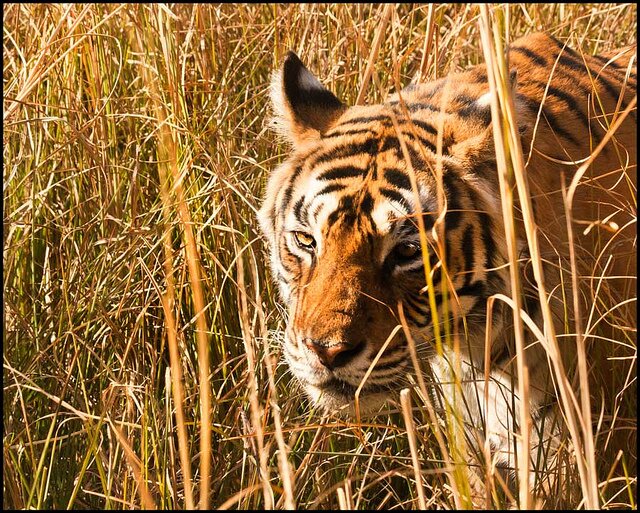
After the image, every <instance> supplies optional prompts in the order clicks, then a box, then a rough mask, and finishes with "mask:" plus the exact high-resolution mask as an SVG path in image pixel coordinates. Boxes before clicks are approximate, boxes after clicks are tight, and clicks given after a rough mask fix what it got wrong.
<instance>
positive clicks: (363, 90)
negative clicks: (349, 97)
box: [355, 4, 395, 105]
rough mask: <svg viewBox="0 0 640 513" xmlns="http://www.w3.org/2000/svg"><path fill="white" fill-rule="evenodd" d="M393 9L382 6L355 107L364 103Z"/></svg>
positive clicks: (390, 5)
mask: <svg viewBox="0 0 640 513" xmlns="http://www.w3.org/2000/svg"><path fill="white" fill-rule="evenodd" d="M394 9H395V7H394V5H393V4H387V5H385V6H384V10H383V11H382V15H381V16H380V25H379V26H378V29H377V32H376V36H375V39H374V40H373V44H372V45H371V52H370V53H369V60H368V61H367V67H366V69H365V71H364V77H363V78H362V85H361V86H360V91H359V92H358V97H357V98H356V102H355V104H356V105H362V103H363V102H364V98H365V96H366V94H367V87H368V86H369V80H371V75H372V74H373V68H374V65H375V63H376V59H377V57H378V52H379V51H380V45H381V44H382V39H383V37H384V34H385V29H386V28H387V24H388V23H389V18H391V13H392V11H393V10H394Z"/></svg>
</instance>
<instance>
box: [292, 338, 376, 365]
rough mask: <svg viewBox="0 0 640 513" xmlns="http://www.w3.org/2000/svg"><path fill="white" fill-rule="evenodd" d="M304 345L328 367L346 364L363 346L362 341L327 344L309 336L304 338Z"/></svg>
mask: <svg viewBox="0 0 640 513" xmlns="http://www.w3.org/2000/svg"><path fill="white" fill-rule="evenodd" d="M304 345H305V346H307V347H308V348H309V349H311V350H312V351H313V352H314V353H315V354H316V355H318V359H319V360H320V363H322V365H324V366H325V367H327V368H329V369H335V368H336V367H342V366H343V365H346V364H347V363H348V362H349V360H351V359H352V358H353V357H354V356H356V355H357V354H358V353H359V352H360V351H361V350H362V348H363V347H364V343H363V342H359V343H356V344H348V343H344V342H338V343H337V344H330V345H329V344H324V343H322V342H320V341H319V340H313V339H311V338H305V339H304Z"/></svg>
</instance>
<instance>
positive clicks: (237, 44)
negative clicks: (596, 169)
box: [2, 4, 637, 509]
mask: <svg viewBox="0 0 640 513" xmlns="http://www.w3.org/2000/svg"><path fill="white" fill-rule="evenodd" d="M500 16H502V18H500ZM636 20H637V10H636V6H635V4H588V5H583V4H510V5H509V6H507V7H500V8H494V9H489V8H486V7H481V6H477V5H471V4H440V5H436V4H433V5H424V6H420V5H413V4H405V5H382V6H375V5H372V4H353V5H350V4H340V5H332V4H308V5H297V4H269V5H266V4H264V5H258V4H243V5H231V4H217V5H216V4H197V5H190V4H166V5H155V4H5V5H4V6H3V86H4V87H3V122H4V126H3V160H4V166H3V271H4V272H3V290H4V301H3V328H4V329H3V412H4V413H3V490H2V491H3V494H2V495H3V507H4V508H5V509H10V508H11V509H12V508H15V509H53V508H55V509H58V508H60V509H62V508H69V509H70V508H82V509H85V508H86V509H89V508H91V509H94V508H95V509H103V508H115V509H131V508H151V507H157V508H158V509H174V508H175V509H180V508H189V509H191V508H194V507H197V506H200V507H202V508H204V509H207V508H208V507H214V508H221V509H227V508H229V509H230V508H238V509H262V508H268V507H273V508H276V509H282V508H286V509H293V508H332V507H333V508H335V507H339V506H341V507H344V508H349V509H362V508H366V509H378V508H380V509H383V508H384V509H387V508H388V509H392V508H393V509H399V508H410V507H415V506H416V505H418V506H421V507H428V508H458V507H462V506H465V505H469V504H470V503H469V482H468V476H467V474H466V473H464V472H463V471H462V470H463V467H464V464H465V461H464V460H463V458H462V455H463V454H464V448H465V447H466V444H467V441H465V440H464V435H463V434H462V433H461V430H460V429H459V423H457V421H456V419H453V418H451V419H445V420H444V421H441V420H438V419H437V418H436V415H435V411H434V407H433V405H431V404H430V397H429V395H428V394H427V393H426V392H425V391H426V389H427V388H428V387H429V383H428V380H427V382H426V383H425V382H421V383H418V384H415V383H414V384H412V385H415V386H412V387H411V388H412V391H411V394H412V395H413V404H414V407H413V408H411V404H412V402H411V398H410V395H409V393H407V392H403V395H402V408H398V409H397V410H392V411H390V412H389V414H388V415H385V416H380V417H376V418H375V419H372V420H365V419H359V420H358V421H346V420H344V419H338V418H333V417H321V416H320V415H319V414H318V412H314V411H313V408H312V406H311V405H310V404H309V402H308V401H307V399H306V398H305V397H304V396H303V393H302V391H301V390H300V388H299V386H298V385H297V384H296V383H295V382H294V381H293V379H292V378H291V376H290V375H289V373H288V372H287V369H286V367H285V366H284V365H283V364H282V363H279V362H280V361H281V348H280V345H279V341H280V340H281V339H282V329H283V327H284V322H283V314H282V308H281V306H279V304H278V298H277V293H276V289H275V286H274V284H273V282H272V280H271V277H270V275H269V272H268V262H267V258H266V254H265V248H264V245H263V242H262V240H261V238H260V235H259V232H258V228H257V222H256V211H257V208H258V207H259V205H260V198H261V195H262V193H263V187H264V184H265V181H266V178H267V176H268V174H269V173H270V172H271V170H273V169H274V168H275V167H276V165H277V164H278V163H279V162H280V161H281V160H282V159H283V158H284V157H285V155H286V151H287V149H286V148H285V147H284V146H281V145H280V144H279V143H278V140H277V138H276V135H275V134H274V133H272V132H270V131H269V130H268V129H267V121H266V120H267V119H268V117H269V107H268V86H269V78H270V74H271V72H272V71H274V70H275V69H276V68H277V66H278V65H279V64H280V63H281V61H282V57H283V56H284V54H285V52H286V51H287V50H289V49H291V50H294V51H296V52H297V53H298V55H300V57H301V58H302V60H303V61H304V62H305V63H306V64H307V65H308V67H309V69H312V70H314V71H315V72H317V74H318V76H320V77H321V78H322V80H323V82H324V83H325V84H326V85H327V86H328V87H329V88H330V89H331V90H333V91H335V92H336V93H337V95H338V96H339V97H340V98H341V99H343V100H344V101H345V102H346V103H348V104H350V105H353V104H356V103H374V102H380V101H382V100H383V99H384V97H385V96H386V94H387V93H388V92H392V91H393V90H395V89H397V88H398V87H399V86H402V85H407V84H408V83H409V82H410V81H411V79H413V78H414V77H419V78H421V79H422V80H433V79H436V78H440V77H442V76H444V75H446V74H447V73H449V72H451V71H455V70H460V69H464V68H466V67H468V66H470V65H473V64H476V63H479V62H485V60H486V61H489V62H490V63H492V66H491V69H493V71H494V74H495V76H496V77H497V80H496V86H495V90H496V94H495V95H494V97H493V100H492V101H493V102H494V103H496V102H499V105H500V107H501V109H500V112H501V114H500V115H502V116H503V118H502V119H503V122H504V130H503V132H502V135H504V137H505V139H506V145H507V146H506V147H507V148H509V151H508V152H507V153H505V155H504V156H503V157H504V162H505V166H506V167H508V168H509V169H511V171H510V172H511V173H512V174H511V175H510V177H509V179H513V181H514V182H517V183H518V187H517V188H516V191H515V193H514V194H516V195H517V194H520V193H522V192H523V191H524V190H526V188H525V187H521V185H520V183H521V182H519V180H522V179H523V175H522V169H523V167H522V166H523V160H522V158H521V156H519V155H518V154H517V152H516V153H514V151H516V147H517V145H513V144H512V142H513V141H511V143H510V139H509V137H513V135H514V132H513V127H514V126H515V125H514V123H513V120H512V119H511V118H510V115H511V114H510V111H509V108H508V107H509V105H510V103H509V102H510V100H509V90H508V88H506V87H505V82H504V80H503V81H502V82H501V81H500V80H501V79H500V77H502V78H504V73H503V69H502V68H501V66H502V65H503V64H502V63H501V62H499V61H498V58H499V57H500V55H501V50H500V48H501V46H500V45H503V44H504V42H505V39H507V38H509V39H510V40H512V39H515V38H516V37H518V36H520V35H524V34H526V33H530V32H533V31H538V30H544V31H548V32H550V33H552V34H553V35H555V36H558V37H560V38H563V39H564V38H570V40H571V41H572V42H573V43H574V47H576V46H579V47H580V48H581V51H583V52H584V53H585V54H593V53H601V52H606V51H611V50H614V49H616V48H619V47H622V46H625V45H628V44H633V43H635V42H636V31H637V21H636ZM627 76H628V71H627ZM595 79H596V77H594V80H595ZM596 100H597V99H596ZM594 105H597V101H596V103H594ZM496 106H497V104H496ZM632 109H635V102H633V103H632V104H629V105H627V106H626V108H620V109H619V112H618V113H617V114H616V116H615V117H614V118H613V119H603V120H602V123H603V125H606V129H605V131H606V132H607V135H606V136H605V138H607V137H614V134H615V129H616V126H617V125H616V124H617V123H620V121H621V119H623V117H624V116H627V115H630V114H629V113H630V112H631V110H632ZM634 115H635V110H634ZM603 143H604V139H603ZM525 150H526V149H525ZM598 151H599V149H598V148H597V144H594V154H593V155H594V156H593V158H595V155H596V154H597V152H598ZM620 151H621V153H620V158H621V162H622V161H624V154H623V152H622V150H620ZM588 164H589V163H588V162H585V163H582V164H581V165H582V166H583V167H584V169H585V170H586V169H587V167H588ZM558 165H559V166H561V165H564V164H560V163H559V164H558ZM581 169H582V168H581ZM580 172H581V171H579V172H578V174H580ZM574 188H575V184H573V183H567V184H566V191H565V196H564V198H565V199H564V201H565V205H566V207H567V212H568V213H569V214H570V213H571V206H572V195H573V192H572V191H573V190H574ZM505 192H507V189H506V188H505ZM512 193H513V191H512ZM518 201H519V204H520V205H523V206H526V197H524V196H523V197H520V198H519V199H518ZM636 207H637V205H635V204H634V205H633V206H632V208H633V209H634V213H633V217H634V219H635V208H636ZM505 208H506V209H508V208H510V207H509V206H506V207H505ZM522 213H523V216H524V217H525V220H527V219H528V220H529V221H530V219H529V218H528V214H527V212H526V211H525V210H524V209H523V212H522ZM578 221H580V220H576V222H578ZM634 222H635V221H634ZM531 227H532V224H531V223H530V222H525V228H531ZM574 227H575V225H574ZM617 228H620V230H623V229H624V230H627V229H634V227H633V226H631V227H614V226H612V225H611V224H610V220H608V219H604V220H603V221H602V224H601V226H585V231H587V232H588V233H589V232H590V233H591V234H592V235H594V236H597V233H599V230H614V231H615V230H616V229H617ZM616 233H617V232H616ZM527 235H530V237H529V239H528V241H529V246H530V248H531V249H534V248H535V240H534V235H533V234H529V232H527ZM613 243H615V240H614V242H613ZM425 247H426V245H425ZM441 249H442V250H444V248H441ZM533 253H535V251H534V252H533ZM512 258H514V259H517V254H515V253H514V254H513V255H512ZM542 258H543V257H542V256H540V257H539V258H536V256H535V254H534V255H533V257H532V265H533V266H534V267H533V270H532V272H534V273H535V272H537V271H536V267H535V266H536V265H537V264H536V262H537V263H540V262H541V261H542ZM580 258H581V257H580V255H578V254H576V255H574V259H575V260H576V262H575V264H576V265H578V264H579V263H580V262H579V259H580ZM610 266H611V264H610V263H609V262H607V261H604V260H602V259H597V262H595V263H594V264H593V265H592V268H593V276H589V277H584V276H583V277H581V279H582V280H583V281H584V282H585V283H588V284H589V285H590V292H591V294H592V298H593V301H591V303H590V304H589V305H588V308H587V309H586V310H585V315H584V323H583V324H582V325H579V326H578V325H574V323H573V321H569V320H568V321H567V326H566V329H565V331H564V332H557V333H555V340H557V341H559V340H560V339H561V338H570V339H571V340H573V339H576V343H577V344H578V347H579V348H580V347H581V346H580V344H583V345H585V347H586V345H587V344H591V345H597V344H600V345H598V347H601V346H602V347H603V351H605V352H606V351H609V349H610V348H613V349H612V350H611V352H612V353H613V358H616V359H617V360H616V362H617V363H622V364H623V367H624V369H625V370H624V372H618V373H611V372H608V371H607V369H606V368H603V370H602V371H601V372H602V373H603V374H604V376H603V378H604V379H605V381H606V383H607V386H608V387H609V389H610V390H609V392H610V393H609V394H608V395H609V399H606V398H604V397H597V396H593V395H592V396H590V397H589V396H586V395H585V394H584V393H581V394H579V395H578V396H577V397H572V396H571V394H572V393H573V392H572V390H580V389H581V387H582V389H584V388H583V385H584V379H585V377H586V374H588V375H589V376H590V375H591V374H592V373H594V372H597V371H598V369H597V368H596V369H592V368H591V367H590V365H591V362H589V361H587V360H586V359H585V358H582V359H581V360H580V363H579V367H578V371H579V372H578V382H577V383H574V384H572V383H570V382H569V381H568V378H567V375H568V373H567V371H565V370H564V369H562V368H560V367H558V366H557V365H556V367H555V368H554V370H556V371H557V372H556V374H555V379H556V381H557V382H556V384H557V385H558V386H559V387H560V388H561V391H562V390H564V392H563V393H562V394H561V401H562V405H563V412H564V414H565V416H566V419H567V423H568V425H569V427H570V431H571V432H570V434H569V436H568V439H571V441H572V442H573V444H574V446H575V448H576V449H575V451H576V454H577V456H578V458H577V468H578V471H577V473H574V474H575V475H574V474H571V475H568V476H567V478H566V480H565V481H564V482H562V483H556V484H555V486H556V488H555V489H554V490H552V493H550V494H549V497H550V498H549V499H548V500H547V502H546V503H545V504H544V506H545V507H572V508H582V507H589V508H591V507H600V508H605V509H613V508H636V507H637V504H636V495H635V494H636V484H637V469H636V460H635V457H636V455H635V439H636V438H635V436H636V429H637V428H636V420H637V406H636V388H635V387H636V385H635V378H636V375H635V369H636V354H637V344H636V328H637V326H636V323H637V320H636V317H635V292H634V287H635V277H636V276H635V273H636V271H635V270H629V272H628V274H629V275H630V276H627V277H626V278H625V279H626V280H627V281H628V282H630V283H632V284H630V286H629V294H628V295H627V303H626V304H625V303H624V302H623V301H620V300H619V299H617V298H614V297H612V296H611V295H610V294H609V293H608V288H607V283H608V280H611V279H615V277H612V276H611V275H610V273H611V271H610ZM565 271H566V270H563V272H565ZM574 278H575V273H571V272H565V273H564V274H563V279H564V280H565V283H566V285H567V287H566V289H567V296H566V300H567V302H574V301H575V302H576V304H578V303H580V304H581V305H582V306H581V308H585V306H584V304H585V303H584V301H582V298H578V297H574V296H571V295H570V294H572V292H571V291H572V290H575V289H576V288H577V287H575V284H574V285H573V286H571V284H572V279H574ZM428 279H430V277H429V276H427V280H428ZM514 279H515V278H514ZM543 292H544V291H543ZM511 300H512V298H509V297H503V298H496V299H495V301H498V302H503V303H506V302H508V301H511ZM537 300H539V301H540V302H541V303H542V304H544V301H545V297H544V296H543V295H541V296H540V297H539V298H537ZM451 303H452V302H451V301H450V302H449V304H450V307H451V308H453V306H452V305H451ZM513 307H514V311H516V312H518V311H519V307H518V305H517V304H515V305H513ZM627 309H628V310H627ZM631 310H633V312H631ZM514 319H518V321H516V322H522V325H523V326H522V329H528V330H534V329H536V327H535V326H531V325H529V324H527V322H528V321H527V319H526V318H520V316H518V315H516V316H515V317H514ZM612 326H613V328H615V329H614V331H613V332H615V333H616V338H615V339H614V338H612V336H611V333H612V330H611V329H609V328H611V327H612ZM543 329H544V330H545V333H541V334H540V336H541V337H542V338H544V339H545V340H551V341H552V342H553V340H554V337H553V336H552V335H550V329H551V325H550V324H549V323H545V325H544V326H543ZM441 338H442V340H441V341H440V343H441V344H453V343H454V342H455V340H450V338H451V337H450V334H449V333H448V332H447V331H446V327H445V329H444V330H443V332H442V333H441ZM607 348H608V349H607ZM550 351H551V352H553V351H557V348H555V347H554V346H553V343H552V344H551V346H550ZM414 356H415V355H414ZM605 357H611V354H610V353H609V352H607V354H605ZM558 361H560V360H559V359H558ZM414 363H415V364H417V365H418V366H419V365H420V362H414ZM524 369H525V367H522V370H521V372H522V373H526V371H525V370H524ZM420 379H422V378H420ZM425 379H427V378H425ZM534 379H535V377H534V376H529V381H533V380H534ZM580 380H582V381H580ZM523 382H525V381H523ZM525 383H526V382H525ZM525 392H526V391H525ZM415 405H420V407H416V406H415ZM423 405H424V406H423ZM613 434H618V435H620V434H621V435H623V439H624V440H625V442H626V443H623V444H622V445H620V444H618V445H615V444H614V441H613V439H614V438H615V437H613V436H612V435H613ZM522 443H523V444H524V445H526V439H523V441H522ZM631 449H633V450H631ZM567 453H568V451H565V453H563V454H564V456H565V457H567V458H569V457H570V454H567ZM600 460H602V461H600ZM601 466H602V467H603V468H604V471H602V470H598V471H597V472H596V468H595V467H601ZM488 468H489V465H487V469H488ZM500 479H501V477H500V475H499V474H498V473H496V474H495V475H493V474H491V473H489V472H487V481H489V482H490V483H491V486H490V487H489V491H488V494H487V496H486V497H485V498H484V500H485V501H486V505H487V507H501V506H502V507H504V506H505V505H507V504H509V493H510V492H509V490H508V487H507V486H506V483H503V482H501V481H500ZM519 483H520V490H519V500H520V505H521V506H524V505H529V506H536V504H534V503H533V502H532V497H531V492H532V490H529V489H528V488H527V485H526V480H523V479H521V480H520V481H519Z"/></svg>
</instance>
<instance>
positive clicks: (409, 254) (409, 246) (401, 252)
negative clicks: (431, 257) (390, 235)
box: [394, 242, 420, 259]
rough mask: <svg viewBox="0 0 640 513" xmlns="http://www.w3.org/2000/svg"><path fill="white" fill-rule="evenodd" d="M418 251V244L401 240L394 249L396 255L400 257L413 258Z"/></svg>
mask: <svg viewBox="0 0 640 513" xmlns="http://www.w3.org/2000/svg"><path fill="white" fill-rule="evenodd" d="M419 251H420V246H419V245H418V244H415V243H413V242H403V243H402V244H398V245H397V246H396V248H395V250H394V252H395V254H396V256H397V257H400V258H402V259H409V258H413V257H414V256H416V255H417V254H418V252H419Z"/></svg>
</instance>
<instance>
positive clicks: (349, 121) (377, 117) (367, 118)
mask: <svg viewBox="0 0 640 513" xmlns="http://www.w3.org/2000/svg"><path fill="white" fill-rule="evenodd" d="M373 121H387V122H389V123H391V119H390V118H389V116H387V115H385V114H376V115H373V116H359V117H355V118H351V119H346V120H344V122H342V123H340V125H338V126H337V127H335V128H339V127H341V126H343V125H350V124H355V123H371V122H373Z"/></svg>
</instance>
